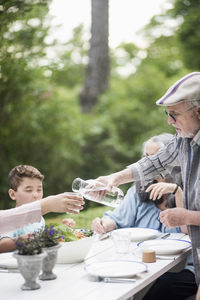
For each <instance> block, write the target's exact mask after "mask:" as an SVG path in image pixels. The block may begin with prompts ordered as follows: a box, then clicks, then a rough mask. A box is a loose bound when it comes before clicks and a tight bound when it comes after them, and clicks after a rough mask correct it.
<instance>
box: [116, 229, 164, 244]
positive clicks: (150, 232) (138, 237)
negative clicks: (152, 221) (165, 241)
mask: <svg viewBox="0 0 200 300" xmlns="http://www.w3.org/2000/svg"><path fill="white" fill-rule="evenodd" d="M115 231H125V232H130V233H131V241H133V242H139V241H145V240H149V239H153V238H156V237H158V236H159V234H160V231H158V230H155V229H150V228H138V227H132V228H120V229H116V230H115Z"/></svg>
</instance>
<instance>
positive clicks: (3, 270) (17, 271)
mask: <svg viewBox="0 0 200 300" xmlns="http://www.w3.org/2000/svg"><path fill="white" fill-rule="evenodd" d="M0 273H19V270H18V269H0Z"/></svg>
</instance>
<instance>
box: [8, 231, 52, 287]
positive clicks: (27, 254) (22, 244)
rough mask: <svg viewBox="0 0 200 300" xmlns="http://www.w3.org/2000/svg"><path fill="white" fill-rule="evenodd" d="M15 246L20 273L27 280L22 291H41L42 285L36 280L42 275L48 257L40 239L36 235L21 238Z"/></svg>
mask: <svg viewBox="0 0 200 300" xmlns="http://www.w3.org/2000/svg"><path fill="white" fill-rule="evenodd" d="M15 244H16V251H15V253H14V254H13V255H14V257H15V258H16V259H17V263H18V268H19V271H20V273H21V274H22V276H23V277H24V279H25V283H24V284H23V285H22V286H21V289H22V290H35V289H39V288H40V285H39V284H38V283H37V282H36V278H37V277H38V275H39V273H40V270H41V268H42V261H43V259H44V257H45V256H46V253H44V252H43V250H42V245H41V243H40V241H39V239H38V238H37V237H36V236H34V235H28V237H26V238H25V237H19V238H18V239H17V240H16V241H15Z"/></svg>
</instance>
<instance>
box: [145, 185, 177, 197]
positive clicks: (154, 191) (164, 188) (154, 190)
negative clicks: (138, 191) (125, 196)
mask: <svg viewBox="0 0 200 300" xmlns="http://www.w3.org/2000/svg"><path fill="white" fill-rule="evenodd" d="M175 188H176V184H174V183H168V182H158V183H154V184H151V185H150V186H149V187H148V188H147V189H146V192H151V193H150V195H149V198H150V199H152V200H156V199H160V198H161V197H162V196H163V195H164V194H169V193H173V191H174V190H175Z"/></svg>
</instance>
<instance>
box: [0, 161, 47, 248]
mask: <svg viewBox="0 0 200 300" xmlns="http://www.w3.org/2000/svg"><path fill="white" fill-rule="evenodd" d="M43 179H44V176H43V175H42V174H41V173H40V171H39V170H38V169H36V168H34V167H33V166H28V165H19V166H16V167H14V168H13V169H12V170H11V171H10V173H9V175H8V180H9V186H10V188H9V190H8V194H9V196H10V198H11V199H12V200H13V201H15V202H16V207H18V206H21V205H23V204H25V203H30V202H33V201H37V200H40V199H42V197H43ZM44 226H45V221H44V219H43V217H41V221H40V222H39V223H32V224H28V225H26V226H24V227H22V228H19V229H17V230H14V231H11V232H8V233H6V234H4V235H1V236H0V238H1V240H0V252H5V251H12V250H13V249H14V240H13V242H12V241H11V240H10V238H12V239H13V238H17V237H19V236H22V235H26V234H28V233H33V232H34V231H37V230H39V229H41V228H42V227H44ZM6 245H8V247H6ZM12 245H13V246H12Z"/></svg>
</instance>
